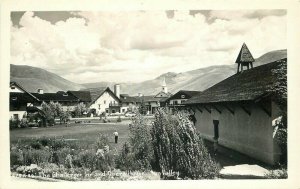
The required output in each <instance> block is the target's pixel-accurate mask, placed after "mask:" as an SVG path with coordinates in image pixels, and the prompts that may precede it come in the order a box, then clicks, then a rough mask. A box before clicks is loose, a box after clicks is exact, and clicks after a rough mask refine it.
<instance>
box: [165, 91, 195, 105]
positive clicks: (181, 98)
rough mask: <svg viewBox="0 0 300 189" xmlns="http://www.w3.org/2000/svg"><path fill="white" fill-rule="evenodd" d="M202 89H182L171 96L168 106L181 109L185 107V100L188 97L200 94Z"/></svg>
mask: <svg viewBox="0 0 300 189" xmlns="http://www.w3.org/2000/svg"><path fill="white" fill-rule="evenodd" d="M199 93H200V91H187V90H180V91H178V92H177V93H175V94H174V95H172V96H170V97H169V98H168V99H167V100H166V102H167V105H168V107H170V108H176V109H181V108H184V107H185V104H184V102H185V101H187V100H188V99H190V98H192V97H193V96H195V95H197V94H199Z"/></svg>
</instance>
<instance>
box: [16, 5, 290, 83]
mask: <svg viewBox="0 0 300 189" xmlns="http://www.w3.org/2000/svg"><path fill="white" fill-rule="evenodd" d="M48 14H52V13H51V12H49V13H48ZM43 15H44V16H45V15H47V13H44V14H43ZM64 15H67V14H64ZM68 15H71V16H70V17H69V18H67V19H66V18H65V17H64V19H62V20H60V21H57V22H55V23H54V22H50V21H47V19H46V20H45V18H44V17H43V18H44V19H42V18H40V17H39V16H37V15H36V14H35V13H34V12H26V13H25V14H24V15H23V16H22V17H21V19H20V22H19V27H16V26H14V25H12V26H11V27H12V28H11V63H12V64H19V65H20V64H22V65H24V64H25V65H30V66H36V67H41V68H44V69H47V70H49V71H52V72H54V73H56V74H58V75H60V76H62V77H64V78H66V79H69V80H71V81H74V82H78V83H86V82H91V81H92V82H96V81H116V82H120V81H122V82H126V81H130V82H138V81H143V80H147V79H152V78H155V77H157V76H158V75H160V74H163V73H165V72H169V71H173V72H183V71H188V70H193V69H198V68H201V67H206V66H211V65H217V64H232V63H233V61H234V59H235V58H236V56H237V53H238V51H239V49H240V47H241V45H242V43H243V42H246V44H247V45H248V47H249V48H250V51H251V52H252V54H253V55H254V56H255V57H258V56H260V55H262V54H263V53H266V52H268V51H271V50H276V49H283V48H286V13H285V12H284V11H283V10H258V11H208V10H207V11H196V10H195V11H167V12H166V11H129V12H126V11H121V12H70V13H69V14H68ZM207 19H212V20H211V22H207Z"/></svg>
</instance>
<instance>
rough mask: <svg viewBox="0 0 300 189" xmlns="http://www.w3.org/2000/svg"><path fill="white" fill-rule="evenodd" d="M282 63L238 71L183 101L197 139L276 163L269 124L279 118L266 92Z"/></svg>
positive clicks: (278, 153)
mask: <svg viewBox="0 0 300 189" xmlns="http://www.w3.org/2000/svg"><path fill="white" fill-rule="evenodd" d="M242 48H243V47H242ZM239 57H245V56H244V55H241V56H240V55H239ZM282 62H285V63H286V59H285V60H281V61H277V62H272V63H268V64H265V65H262V66H258V67H255V68H251V69H248V70H243V71H242V72H240V71H239V70H238V73H236V74H235V75H233V76H231V77H229V78H227V79H225V80H223V81H221V82H219V83H217V84H216V85H214V86H212V87H210V88H209V89H207V90H205V91H203V92H201V93H200V94H198V95H196V96H194V97H192V98H190V99H189V100H187V101H186V102H185V104H186V105H187V106H189V107H190V108H192V109H193V110H194V112H195V118H196V123H195V126H196V128H197V130H198V131H199V132H200V134H201V136H202V137H203V138H204V139H207V140H210V141H214V140H217V141H218V143H219V144H220V145H222V146H225V147H228V148H230V149H233V150H236V151H239V152H241V153H243V154H246V155H248V156H250V157H253V158H255V159H258V160H260V161H263V162H265V163H268V164H272V165H273V164H275V163H276V162H278V161H279V158H280V154H281V152H280V148H279V147H278V145H277V143H276V141H275V139H274V132H276V128H275V127H274V125H272V121H273V120H275V119H276V118H278V117H280V116H281V114H280V109H279V106H278V105H277V104H276V103H275V102H274V96H275V95H274V94H273V93H272V92H271V91H270V89H271V88H272V86H274V85H275V81H276V77H277V76H276V74H275V73H274V72H272V70H274V69H276V68H278V67H279V66H280V65H281V64H282ZM248 63H249V62H248ZM249 64H250V63H249ZM246 66H247V65H246ZM251 67H252V66H251Z"/></svg>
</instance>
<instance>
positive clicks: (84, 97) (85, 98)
mask: <svg viewBox="0 0 300 189" xmlns="http://www.w3.org/2000/svg"><path fill="white" fill-rule="evenodd" d="M67 93H68V95H71V96H74V97H75V98H77V99H78V102H79V103H81V102H82V103H84V104H85V105H86V106H87V105H88V104H89V103H91V101H92V99H91V93H90V91H67Z"/></svg>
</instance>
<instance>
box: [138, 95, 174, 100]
mask: <svg viewBox="0 0 300 189" xmlns="http://www.w3.org/2000/svg"><path fill="white" fill-rule="evenodd" d="M134 98H136V99H137V102H142V101H144V102H158V101H159V102H164V101H165V100H167V99H168V97H155V96H153V95H151V96H134Z"/></svg>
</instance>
